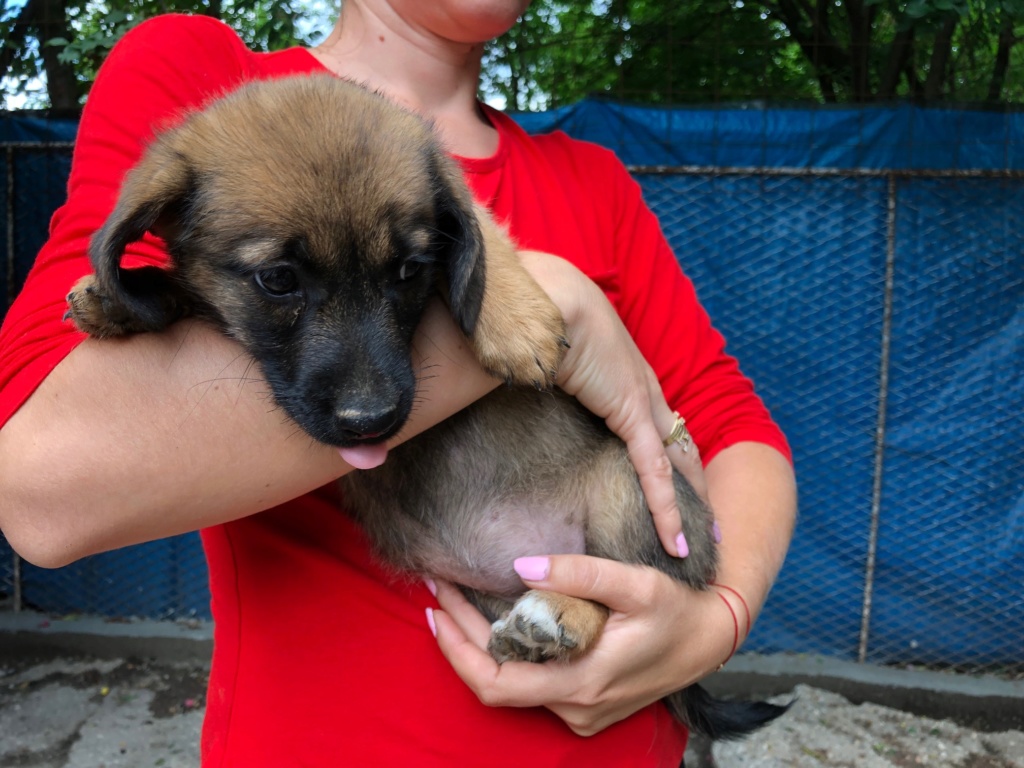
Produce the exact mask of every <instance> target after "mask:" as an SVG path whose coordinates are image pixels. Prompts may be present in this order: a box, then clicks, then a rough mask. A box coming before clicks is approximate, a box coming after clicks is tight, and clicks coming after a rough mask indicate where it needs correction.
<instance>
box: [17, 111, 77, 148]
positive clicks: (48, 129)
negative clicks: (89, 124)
mask: <svg viewBox="0 0 1024 768" xmlns="http://www.w3.org/2000/svg"><path fill="white" fill-rule="evenodd" d="M77 131H78V121H77V120H50V119H48V118H44V117H24V116H22V115H20V114H19V113H17V112H5V113H0V142H8V141H30V142H51V141H74V138H75V133H76V132H77Z"/></svg>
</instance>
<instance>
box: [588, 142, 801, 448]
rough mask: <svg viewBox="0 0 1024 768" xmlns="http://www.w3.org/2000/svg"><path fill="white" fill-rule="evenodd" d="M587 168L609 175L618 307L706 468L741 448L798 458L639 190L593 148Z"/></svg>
mask: <svg viewBox="0 0 1024 768" xmlns="http://www.w3.org/2000/svg"><path fill="white" fill-rule="evenodd" d="M593 154H594V155H595V157H593V158H591V159H590V162H589V163H588V164H587V165H588V167H589V168H590V169H592V170H595V172H597V173H600V174H601V176H602V179H601V182H600V186H596V187H594V188H595V189H604V190H607V191H608V196H607V198H606V199H608V200H609V201H610V202H611V203H612V204H613V210H614V221H615V231H614V238H615V247H614V255H613V258H614V259H615V260H616V265H615V266H616V269H615V272H616V273H617V274H618V283H619V284H618V295H617V307H618V310H619V313H620V315H621V316H622V319H623V322H624V323H625V325H626V327H627V328H628V329H629V331H630V333H631V334H632V336H633V338H634V340H635V341H636V343H637V346H638V347H639V348H640V351H641V352H643V354H644V356H645V357H646V358H647V360H648V361H649V362H650V364H651V365H652V367H653V368H654V370H655V372H656V373H657V376H658V380H659V381H660V382H661V384H662V388H663V390H664V392H665V398H666V400H668V402H669V404H670V405H671V406H672V408H674V409H676V410H678V411H679V413H680V414H682V415H683V416H684V417H685V418H686V423H687V426H688V427H689V429H690V432H691V434H692V435H693V438H694V440H695V441H696V442H697V444H698V445H699V446H700V448H701V457H702V459H703V460H704V462H705V463H707V462H708V461H710V460H711V459H712V458H713V457H714V456H715V455H716V454H717V453H718V452H719V451H721V450H722V449H723V448H727V447H728V446H730V445H733V444H735V443H738V442H744V441H752V442H758V443H763V444H767V445H770V446H772V447H773V448H776V449H777V450H778V451H780V452H781V453H782V454H783V455H785V456H786V457H787V458H789V459H790V460H792V457H791V453H790V449H789V445H788V443H787V442H786V438H785V437H784V435H783V434H782V431H781V430H780V429H779V428H778V426H777V425H776V424H775V422H774V421H773V420H772V418H771V415H770V414H769V413H768V409H767V408H766V407H765V405H764V403H763V402H762V401H761V399H760V398H759V397H758V396H757V394H756V393H755V391H754V385H753V384H752V383H751V381H750V379H748V378H747V377H746V376H745V375H744V374H743V373H742V372H741V371H740V367H739V364H738V363H737V361H736V359H735V358H733V357H732V356H730V355H729V354H727V353H726V348H725V347H726V344H725V339H724V338H723V337H722V334H721V333H719V332H718V331H717V330H716V329H715V328H714V326H713V325H712V324H711V320H710V318H709V317H708V314H707V312H706V311H705V310H704V308H703V306H701V304H700V302H699V301H698V299H697V294H696V291H695V289H694V287H693V284H692V283H691V282H690V280H689V278H687V277H686V276H685V275H684V274H683V272H682V269H681V268H680V266H679V262H678V261H677V260H676V258H675V255H674V254H673V253H672V250H671V248H670V247H669V245H668V242H667V241H666V239H665V236H664V235H663V233H662V231H661V226H660V225H659V223H658V220H657V218H656V217H655V216H654V214H653V213H652V212H651V210H650V209H649V208H648V207H647V205H646V204H645V203H644V201H643V197H642V193H641V189H640V185H639V184H638V183H637V182H636V180H635V179H633V178H632V177H631V176H630V175H629V173H628V172H627V171H626V169H625V167H624V166H623V165H622V164H621V163H620V162H619V160H618V159H617V158H615V156H614V155H613V154H612V153H611V152H608V151H607V150H603V149H598V148H594V150H593Z"/></svg>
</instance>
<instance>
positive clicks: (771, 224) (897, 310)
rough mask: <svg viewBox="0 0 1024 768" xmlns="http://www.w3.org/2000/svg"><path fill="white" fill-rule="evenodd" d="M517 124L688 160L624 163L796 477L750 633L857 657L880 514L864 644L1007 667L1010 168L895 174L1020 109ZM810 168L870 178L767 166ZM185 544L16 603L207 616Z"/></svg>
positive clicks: (1003, 125) (1012, 314)
mask: <svg viewBox="0 0 1024 768" xmlns="http://www.w3.org/2000/svg"><path fill="white" fill-rule="evenodd" d="M516 119H517V120H519V121H520V122H521V123H522V124H523V125H524V126H525V127H526V128H527V129H528V130H531V131H536V132H539V131H547V130H552V129H560V130H564V131H566V132H568V133H570V134H571V135H573V136H576V137H578V138H582V139H587V140H590V141H594V142H597V143H601V144H604V145H606V146H608V147H610V148H612V149H613V150H615V151H616V152H617V153H618V154H619V156H620V157H621V158H622V159H623V160H624V161H625V162H626V163H628V164H631V165H634V166H642V167H650V166H690V167H696V168H697V170H694V169H693V168H691V169H690V170H689V171H688V172H685V173H674V174H657V173H649V172H643V173H638V174H637V178H638V180H639V181H640V183H641V185H642V187H643V189H644V194H645V197H646V199H647V201H648V204H649V205H650V206H651V207H652V208H653V209H654V210H655V212H656V213H657V214H658V216H659V218H660V220H661V221H662V225H663V227H664V229H665V232H666V235H667V236H668V237H669V239H670V241H671V242H672V245H673V247H674V249H675V252H676V254H677V256H678V258H679V260H680V263H681V264H682V266H683V268H684V270H685V271H686V272H687V273H688V274H689V275H690V276H691V278H692V279H693V281H694V283H695V284H696V286H697V289H698V292H699V295H700V296H701V299H702V301H703V302H704V304H705V305H706V307H707V308H708V310H709V312H710V313H711V315H712V317H713V318H714V319H715V322H716V324H717V325H718V326H719V327H720V328H721V329H722V330H723V331H724V333H725V334H726V336H727V338H728V339H729V341H730V350H731V351H732V352H733V353H734V354H736V355H737V356H738V357H739V359H740V361H741V363H742V365H743V367H744V370H746V371H747V373H748V374H749V375H751V377H752V378H753V379H754V380H755V382H756V384H757V386H758V390H759V392H760V393H761V395H762V397H763V398H764V399H765V401H766V402H767V404H768V405H769V407H770V408H771V409H772V411H773V413H774V414H775V416H776V418H777V419H778V420H779V422H780V424H782V426H783V428H784V429H785V430H786V432H787V434H788V436H789V438H790V441H791V443H792V445H793V450H794V456H795V462H796V467H797V473H798V478H799V481H800V495H801V517H800V522H799V525H798V528H797V533H796V537H795V539H794V543H793V547H792V549H791V552H790V556H789V558H788V560H787V564H786V566H785V568H784V570H783V572H782V575H781V577H780V579H779V581H778V584H777V586H776V589H775V590H774V592H773V594H772V597H771V598H770V600H769V603H768V605H767V607H766V610H765V612H764V614H763V615H762V617H761V620H760V622H759V624H758V626H757V628H756V630H755V633H754V635H753V637H752V638H751V640H750V642H749V643H748V645H747V648H751V649H756V650H762V651H793V652H821V653H826V654H830V655H835V656H840V657H847V658H850V657H854V656H855V655H856V653H857V649H858V642H859V640H860V632H861V622H862V606H863V604H864V595H865V584H866V568H867V563H868V551H869V547H868V545H869V536H870V532H871V522H872V512H873V511H876V512H877V519H878V524H879V529H878V543H877V565H876V570H875V571H874V573H873V577H874V591H873V593H872V598H873V599H872V618H871V622H870V626H869V643H868V650H869V656H868V658H869V659H871V660H874V661H880V662H891V661H921V662H946V663H968V662H980V663H998V664H1003V663H1020V662H1022V661H1024V598H1022V595H1021V588H1020V585H1021V584H1024V354H1022V353H1024V349H1022V345H1024V342H1022V338H1024V337H1022V333H1024V226H1021V223H1022V222H1024V179H1022V178H1021V177H1004V178H999V177H993V178H975V177H972V178H957V177H956V175H955V173H950V174H949V175H948V176H944V177H939V176H937V177H929V176H927V175H919V176H915V175H914V174H913V173H912V172H914V171H922V170H925V171H949V172H963V171H979V170H980V171H1001V170H1008V171H1019V170H1022V167H1024V130H1022V129H1024V123H1022V121H1024V114H1021V113H1017V112H1005V113H1001V112H972V111H963V110H952V109H950V110H938V109H920V108H914V107H911V106H897V107H865V108H827V109H826V108H819V109H768V108H760V107H756V106H751V107H735V108H726V107H723V108H718V109H704V108H680V109H654V108H648V107H637V106H629V105H621V104H614V103H609V102H605V101H585V102H583V103H581V104H577V105H575V106H573V107H568V108H565V109H560V110H556V111H554V112H550V113H544V114H535V115H517V116H516ZM5 130H7V128H5V123H4V121H0V140H2V139H3V138H4V136H5V134H4V133H3V131H5ZM19 130H30V128H28V127H24V128H19ZM31 130H38V127H33V128H31ZM712 167H718V168H731V169H736V168H748V169H749V168H763V169H775V173H724V174H723V173H714V172H709V171H707V169H708V168H712ZM809 168H810V169H821V170H827V169H846V170H856V171H871V172H878V173H874V174H873V175H872V174H859V173H851V174H846V175H842V174H835V175H833V174H823V175H820V176H808V175H800V174H786V173H781V174H780V173H778V170H779V169H809ZM883 171H898V172H903V173H902V175H900V176H899V177H898V178H896V179H894V180H890V179H889V178H888V177H886V176H885V175H884V174H883V173H882V172H883ZM891 193H894V196H892V197H890V195H891ZM57 203H59V198H58V199H55V200H53V201H52V202H51V203H50V205H49V208H52V207H53V206H54V205H56V204H57ZM49 208H44V209H43V210H49ZM33 210H39V209H38V208H34V209H33ZM890 215H891V216H893V217H894V218H893V219H892V222H893V228H892V230H891V232H890V229H889V224H890ZM36 217H37V218H40V219H45V215H44V214H41V213H37V214H36ZM890 234H891V235H893V239H892V241H891V256H892V260H891V266H892V270H893V271H892V284H891V291H889V292H887V285H886V269H887V257H888V256H889V248H890V240H889V235H890ZM887 307H889V309H891V324H890V325H889V326H888V330H889V334H888V336H887V335H886V334H885V333H884V331H885V330H886V328H887V326H886V324H885V318H886V310H887ZM885 353H887V354H888V364H887V366H886V367H884V371H885V373H886V375H887V385H886V386H883V383H882V378H883V360H884V354H885ZM883 405H884V410H881V409H882V407H883ZM880 413H882V414H883V415H884V417H885V418H884V426H885V431H884V439H883V440H881V441H880V442H879V440H878V437H879V432H878V427H879V424H880V419H879V416H880ZM182 541H183V542H185V543H184V544H182V545H180V546H179V545H175V546H176V547H179V548H178V549H174V550H173V551H171V550H169V549H167V546H166V545H163V544H159V543H158V544H154V545H148V546H149V547H150V549H148V550H145V552H146V553H149V554H140V552H141V551H142V550H140V549H139V548H132V549H129V550H125V551H123V552H118V553H112V554H108V555H104V556H102V557H99V558H91V559H90V560H89V561H86V562H85V563H82V564H77V565H76V566H73V567H72V569H78V570H71V571H65V572H58V573H56V574H49V573H46V572H41V571H38V570H37V569H32V568H28V569H27V572H26V577H25V578H26V586H25V595H26V599H27V600H29V601H31V602H34V603H36V604H37V605H39V606H41V607H44V608H50V609H53V610H91V611H98V612H109V613H123V612H125V611H128V610H130V611H131V612H133V613H148V614H152V615H168V614H174V613H176V612H177V613H186V614H187V613H198V614H200V615H202V614H203V613H204V612H205V611H206V610H207V609H206V606H205V600H206V595H205V592H204V591H203V587H202V586H201V584H202V582H201V578H199V576H201V574H197V573H196V571H197V570H201V565H200V564H201V561H200V559H199V557H200V554H199V549H198V543H197V541H196V539H195V537H186V538H184V539H182ZM154 547H155V549H154ZM165 550H166V551H165ZM183 564H184V565H183ZM94 571H95V573H94ZM115 572H123V573H124V574H125V577H124V579H122V580H121V581H122V583H125V582H128V581H129V580H130V583H132V584H133V585H135V584H139V583H141V584H143V585H145V584H146V583H147V579H148V580H150V581H151V582H152V589H150V588H147V587H145V586H143V587H140V588H138V590H137V591H136V590H135V588H134V586H133V588H132V590H131V591H132V593H133V597H132V598H131V599H128V600H127V601H126V599H125V597H124V596H123V595H122V596H121V597H117V596H116V593H114V592H107V591H104V590H99V592H98V593H97V592H96V591H90V595H91V596H90V597H74V598H71V597H66V596H67V595H68V594H69V592H68V590H61V589H54V587H53V585H54V583H55V580H59V579H62V578H63V579H70V581H71V582H73V583H79V584H80V583H82V582H83V581H85V580H87V579H93V581H96V580H97V579H99V581H98V582H97V583H100V582H102V583H113V580H111V579H110V576H109V574H110V573H115ZM150 572H152V574H151V575H150ZM89 574H92V575H89ZM183 575H184V578H183ZM105 579H106V580H108V581H104V580H105ZM175 590H177V591H175ZM147 593H152V594H154V595H159V596H160V597H159V600H155V601H154V602H153V604H152V605H149V604H148V603H147V602H146V600H145V595H146V594H147ZM70 594H78V593H75V592H74V591H73V590H72V591H71V592H70ZM97 594H98V596H97ZM62 595H64V596H65V597H62ZM168 595H170V597H168ZM136 597H138V598H139V599H138V600H136V599H135V598H136ZM157 603H159V604H157Z"/></svg>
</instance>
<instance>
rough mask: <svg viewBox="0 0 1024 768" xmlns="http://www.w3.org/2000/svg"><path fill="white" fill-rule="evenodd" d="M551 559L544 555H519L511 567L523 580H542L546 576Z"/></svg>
mask: <svg viewBox="0 0 1024 768" xmlns="http://www.w3.org/2000/svg"><path fill="white" fill-rule="evenodd" d="M550 566H551V561H550V560H548V558H546V557H520V558H518V559H517V560H516V561H515V562H514V563H512V567H513V568H515V569H516V573H518V574H519V577H520V578H521V579H523V580H524V581H543V580H544V579H546V578H547V577H548V569H549V568H550Z"/></svg>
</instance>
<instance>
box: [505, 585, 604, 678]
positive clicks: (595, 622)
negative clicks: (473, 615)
mask: <svg viewBox="0 0 1024 768" xmlns="http://www.w3.org/2000/svg"><path fill="white" fill-rule="evenodd" d="M607 618H608V609H607V608H605V607H604V606H602V605H598V604H597V603H592V602H590V601H589V600H580V599H579V598H575V597H567V596H565V595H558V594H555V593H553V592H542V591H539V590H531V591H529V592H527V593H526V594H525V595H523V596H522V597H520V598H519V600H518V601H516V604H515V605H513V606H512V609H511V610H510V611H509V613H508V615H507V616H506V617H505V618H503V619H499V620H498V621H496V622H494V624H492V625H491V640H490V642H489V643H488V644H487V650H488V651H489V652H490V654H491V656H493V657H494V659H495V660H496V661H498V662H499V663H503V662H506V661H532V662H542V661H548V660H549V659H569V658H573V657H575V656H579V655H581V654H582V653H584V652H585V651H586V650H587V649H588V648H589V647H590V645H591V644H592V643H593V642H594V640H596V639H597V638H598V636H600V634H601V630H602V629H603V627H604V622H605V620H606V619H607Z"/></svg>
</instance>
